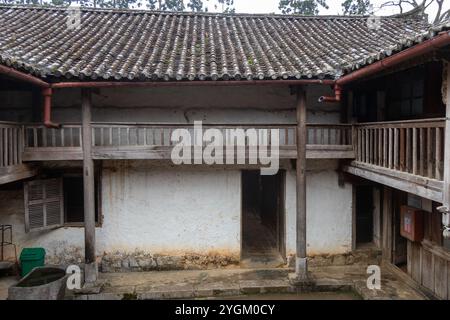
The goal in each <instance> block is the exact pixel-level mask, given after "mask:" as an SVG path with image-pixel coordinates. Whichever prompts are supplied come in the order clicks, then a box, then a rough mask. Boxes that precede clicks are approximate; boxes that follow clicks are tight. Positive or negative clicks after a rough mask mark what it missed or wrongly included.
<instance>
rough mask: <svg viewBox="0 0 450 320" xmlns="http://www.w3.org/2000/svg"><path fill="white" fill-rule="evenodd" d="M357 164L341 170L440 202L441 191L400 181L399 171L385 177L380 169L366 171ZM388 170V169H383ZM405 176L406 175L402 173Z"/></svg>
mask: <svg viewBox="0 0 450 320" xmlns="http://www.w3.org/2000/svg"><path fill="white" fill-rule="evenodd" d="M359 166H360V165H359V164H358V165H357V164H352V165H350V166H345V167H344V168H343V170H344V171H345V172H348V173H351V174H353V175H356V176H359V177H362V178H365V179H367V180H371V181H374V182H377V183H380V184H383V185H385V186H389V187H392V188H395V189H398V190H401V191H404V192H408V193H411V194H415V195H418V196H420V197H423V198H426V199H431V200H433V201H436V202H442V189H436V188H432V187H430V186H426V185H420V184H417V183H414V182H411V181H408V180H406V179H405V180H404V179H400V178H399V177H398V175H399V173H403V172H400V171H394V170H392V171H393V173H394V174H391V175H387V174H384V173H381V170H380V167H376V170H374V171H371V170H367V169H362V168H359ZM385 170H389V169H385ZM403 174H405V175H406V174H407V173H403Z"/></svg>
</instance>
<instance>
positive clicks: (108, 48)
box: [0, 6, 449, 81]
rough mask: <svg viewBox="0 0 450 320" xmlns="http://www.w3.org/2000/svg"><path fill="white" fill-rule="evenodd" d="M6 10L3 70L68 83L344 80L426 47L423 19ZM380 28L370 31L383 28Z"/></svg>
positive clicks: (1, 21)
mask: <svg viewBox="0 0 450 320" xmlns="http://www.w3.org/2000/svg"><path fill="white" fill-rule="evenodd" d="M67 16H68V11H67V10H66V9H64V8H42V7H41V8H36V7H11V6H0V26H1V27H0V63H2V64H4V65H8V66H13V67H15V68H17V69H19V70H22V71H25V72H28V73H31V74H35V75H39V76H41V77H46V78H51V80H52V81H64V80H67V79H68V78H71V79H72V80H73V79H76V78H79V79H80V80H105V79H108V80H122V81H129V80H133V81H149V80H152V81H157V80H166V81H176V80H245V79H253V80H263V79H271V80H272V79H301V78H305V79H308V78H316V79H317V78H318V79H323V78H337V77H339V76H341V75H342V74H343V73H346V72H349V71H351V70H352V69H355V68H359V67H361V66H363V65H366V64H369V63H372V62H374V61H376V60H379V59H382V58H383V57H385V56H387V55H391V54H392V53H395V52H397V51H400V50H402V49H404V48H406V47H409V46H412V45H414V44H415V43H419V42H422V41H424V40H425V39H428V38H430V37H432V36H433V35H435V34H436V32H437V31H439V30H442V29H443V28H448V27H449V25H443V26H441V27H440V28H437V29H436V28H435V29H434V30H432V29H431V28H430V26H429V25H427V23H425V22H423V21H421V20H414V19H412V20H404V19H400V18H382V19H380V20H375V21H370V19H369V22H368V18H367V17H337V16H327V17H304V16H281V15H244V14H235V15H225V14H197V13H195V14H193V13H167V12H166V13H162V12H150V11H137V10H101V9H82V11H81V27H80V29H78V30H77V29H69V28H67ZM377 23H379V28H378V29H377V28H375V29H374V28H371V26H374V25H375V26H377Z"/></svg>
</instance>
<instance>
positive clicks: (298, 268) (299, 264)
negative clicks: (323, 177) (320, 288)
mask: <svg viewBox="0 0 450 320" xmlns="http://www.w3.org/2000/svg"><path fill="white" fill-rule="evenodd" d="M306 140H307V130H306V92H305V89H304V88H303V87H298V88H297V250H296V254H297V258H296V263H295V274H296V277H297V278H298V279H306V278H307V277H308V261H307V256H306V143H307V141H306Z"/></svg>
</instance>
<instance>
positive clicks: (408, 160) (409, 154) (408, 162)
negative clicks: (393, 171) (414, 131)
mask: <svg viewBox="0 0 450 320" xmlns="http://www.w3.org/2000/svg"><path fill="white" fill-rule="evenodd" d="M405 130H406V146H405V149H406V170H405V171H406V172H412V147H411V129H410V128H406V129H405Z"/></svg>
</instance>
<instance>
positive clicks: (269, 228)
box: [241, 171, 286, 267]
mask: <svg viewBox="0 0 450 320" xmlns="http://www.w3.org/2000/svg"><path fill="white" fill-rule="evenodd" d="M285 251H286V249H285V173H284V172H283V171H280V172H279V173H278V174H277V175H273V176H262V175H261V174H260V171H243V172H242V241H241V260H242V264H243V265H244V266H246V267H259V266H264V267H277V266H279V265H281V264H283V263H284V262H285V257H286V253H285Z"/></svg>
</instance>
